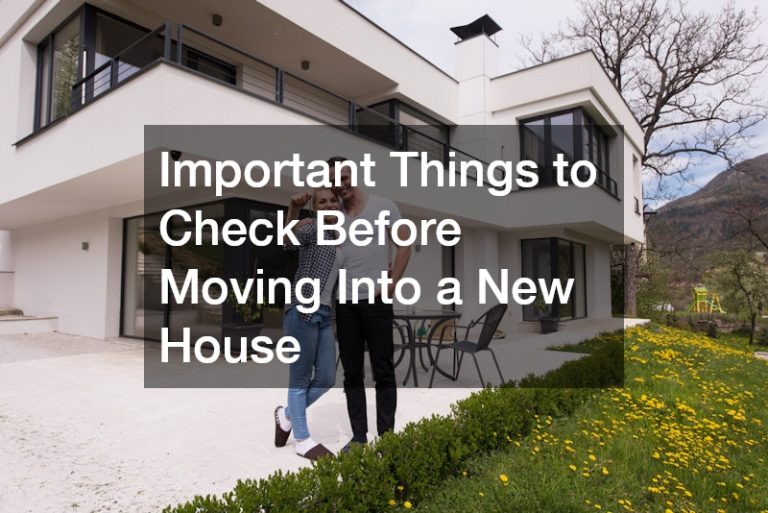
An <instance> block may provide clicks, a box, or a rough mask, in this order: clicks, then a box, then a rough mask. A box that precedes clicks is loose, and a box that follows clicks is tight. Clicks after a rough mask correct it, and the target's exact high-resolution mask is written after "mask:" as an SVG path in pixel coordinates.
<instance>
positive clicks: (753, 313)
mask: <svg viewBox="0 0 768 513" xmlns="http://www.w3.org/2000/svg"><path fill="white" fill-rule="evenodd" d="M712 262H713V269H712V270H711V271H710V276H709V280H708V281H711V282H712V284H713V285H714V287H715V289H716V290H717V291H718V294H719V295H720V298H721V300H722V302H723V305H724V307H725V309H726V311H728V312H733V313H735V314H737V315H739V316H740V317H742V318H745V319H748V320H749V323H750V331H749V343H750V344H752V343H753V342H754V339H755V328H756V325H757V316H758V315H759V314H760V313H761V312H762V310H763V308H765V307H766V306H768V262H766V258H765V256H764V254H763V253H758V252H755V251H749V250H737V251H731V252H725V251H723V252H719V253H717V254H716V255H715V256H714V257H713V260H712Z"/></svg>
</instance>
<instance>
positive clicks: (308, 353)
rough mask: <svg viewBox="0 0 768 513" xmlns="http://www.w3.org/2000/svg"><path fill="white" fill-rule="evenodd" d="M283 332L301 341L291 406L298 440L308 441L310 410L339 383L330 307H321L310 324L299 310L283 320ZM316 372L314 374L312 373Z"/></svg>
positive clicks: (292, 374)
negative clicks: (310, 407)
mask: <svg viewBox="0 0 768 513" xmlns="http://www.w3.org/2000/svg"><path fill="white" fill-rule="evenodd" d="M283 333H284V334H285V335H287V336H291V337H294V338H296V340H298V341H299V347H300V348H301V353H300V354H299V359H298V360H296V361H295V362H293V363H292V364H290V378H289V380H288V407H287V408H286V409H285V414H286V416H287V417H288V418H289V419H290V421H291V426H292V428H293V437H294V438H295V439H296V440H305V439H307V438H309V428H308V427H307V408H308V407H309V406H310V405H311V404H312V403H314V402H315V401H317V400H318V399H319V398H320V396H322V395H323V394H324V393H325V392H327V391H328V389H329V388H331V387H332V386H333V385H334V383H335V382H336V343H335V342H334V340H333V331H332V330H331V308H330V307H328V306H325V305H323V306H321V307H320V308H319V309H318V310H317V312H315V313H313V314H312V318H311V319H310V320H309V322H305V321H303V320H301V318H300V317H299V315H298V310H297V309H296V307H294V308H291V309H290V310H289V311H288V313H287V314H285V318H284V319H283ZM313 371H314V372H313Z"/></svg>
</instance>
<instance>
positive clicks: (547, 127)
mask: <svg viewBox="0 0 768 513" xmlns="http://www.w3.org/2000/svg"><path fill="white" fill-rule="evenodd" d="M565 114H572V115H573V145H574V160H573V161H574V162H575V161H577V160H589V161H590V162H592V163H593V164H594V165H595V167H596V168H597V169H598V171H601V172H602V173H604V174H605V175H606V176H607V177H609V178H610V176H611V170H610V144H611V139H612V138H613V137H612V136H610V135H609V134H607V133H606V132H605V130H603V128H602V126H603V125H601V124H599V123H596V122H595V120H594V118H592V116H590V115H589V113H588V112H587V111H586V110H585V109H584V108H583V107H574V108H570V109H563V110H558V111H553V112H548V113H546V114H540V115H537V116H532V117H529V118H525V119H521V120H520V135H519V139H520V140H519V143H520V152H521V158H522V152H523V151H524V148H525V142H526V141H525V125H526V124H528V123H531V122H536V121H544V164H543V171H544V172H543V174H542V175H540V177H539V178H540V183H541V184H542V185H545V186H547V185H554V184H555V183H556V181H555V174H554V167H553V166H552V165H551V163H552V162H553V161H554V153H553V148H552V147H553V144H552V118H555V117H558V116H562V115H565ZM584 127H586V128H587V132H588V134H590V135H591V134H592V132H593V131H594V130H595V129H597V130H598V137H599V138H600V140H601V141H603V146H604V153H603V155H602V156H601V159H602V160H604V161H605V162H604V164H601V165H599V164H598V161H597V160H595V159H593V158H592V155H586V156H585V155H584V131H583V129H584ZM589 148H590V154H591V153H592V143H591V141H590V143H589ZM571 164H573V162H571Z"/></svg>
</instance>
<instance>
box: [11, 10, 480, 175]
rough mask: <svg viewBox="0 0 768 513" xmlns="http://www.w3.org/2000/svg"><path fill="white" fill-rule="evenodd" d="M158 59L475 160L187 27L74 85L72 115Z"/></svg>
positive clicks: (156, 35) (391, 142) (303, 109)
mask: <svg viewBox="0 0 768 513" xmlns="http://www.w3.org/2000/svg"><path fill="white" fill-rule="evenodd" d="M158 61H162V62H165V63H168V64H173V65H177V66H181V67H183V68H184V69H186V70H188V71H192V72H194V73H197V74H200V75H202V76H205V77H206V78H208V79H214V80H216V81H217V82H220V83H222V84H225V85H227V86H229V87H233V88H236V89H237V90H239V91H241V92H245V93H247V94H250V95H252V96H256V97H259V98H261V99H264V100H267V101H271V102H274V103H276V104H279V105H282V106H283V107H286V108H289V109H291V110H294V111H296V112H299V113H301V114H302V115H304V116H307V117H309V118H312V119H314V120H316V121H318V122H321V123H323V124H326V125H332V126H336V127H339V128H342V129H345V130H348V131H349V132H352V133H354V134H355V135H358V136H360V137H364V138H367V139H370V140H372V141H374V142H377V143H380V144H384V145H385V146H387V147H389V148H392V149H395V150H398V151H418V152H426V153H427V154H428V155H429V156H430V158H432V159H437V160H441V161H443V162H447V160H448V159H449V153H450V152H455V157H454V159H455V160H465V159H466V160H469V159H475V157H473V156H471V155H469V154H467V153H465V152H463V151H461V150H459V149H456V148H453V147H451V146H450V145H449V144H448V143H446V142H445V141H441V140H439V139H438V138H435V137H433V136H431V135H428V134H427V133H425V132H426V131H425V130H422V129H419V128H418V127H414V126H410V125H406V124H403V123H400V122H399V121H397V120H396V119H393V118H391V117H389V116H387V115H386V114H383V113H381V112H379V111H377V110H374V109H370V108H368V107H365V106H363V105H359V104H357V103H355V102H354V101H352V100H350V99H348V98H345V97H343V96H341V95H339V94H336V93H334V92H333V91H330V90H328V89H326V88H323V87H321V86H318V85H315V84H313V83H311V82H309V81H307V80H304V79H303V78H301V77H298V76H296V75H294V74H291V73H289V72H287V71H285V70H284V69H282V68H280V67H277V66H274V65H272V64H270V63H268V62H265V61H264V60H261V59H259V58H258V57H255V56H253V55H251V54H249V53H247V52H245V51H243V50H241V49H239V48H236V47H234V46H232V45H229V44H227V43H225V42H223V41H220V40H218V39H216V38H214V37H211V36H209V35H207V34H205V33H203V32H201V31H199V30H197V29H195V28H193V27H190V26H188V25H184V24H172V23H165V24H163V25H162V26H160V27H158V28H156V29H155V30H152V31H151V32H149V33H147V34H146V35H144V36H143V37H141V38H140V39H138V40H137V41H135V42H134V43H133V44H131V45H130V46H128V47H127V48H125V49H124V50H122V51H121V52H119V53H118V54H117V55H115V56H114V57H112V58H110V59H109V60H107V61H106V62H104V63H103V64H101V65H100V66H98V67H96V68H95V69H94V70H93V71H92V72H91V73H89V74H87V75H85V76H84V77H83V78H81V79H79V80H77V81H74V82H73V83H72V88H71V89H72V91H71V105H70V109H69V113H68V114H67V115H72V114H74V113H76V112H77V111H78V110H80V109H83V108H85V107H86V106H88V105H89V104H90V103H92V102H93V101H95V100H97V99H98V98H99V97H101V96H102V95H104V94H106V93H108V92H109V91H112V90H114V89H116V88H117V87H119V86H120V85H122V84H123V83H125V82H126V81H128V80H129V79H131V78H132V77H135V76H137V75H138V74H140V73H141V71H142V70H144V69H146V68H148V67H150V65H152V64H153V63H155V62H158ZM55 123H56V121H54V122H53V123H51V125H52V124H55ZM48 126H50V125H48ZM45 128H47V127H43V128H41V129H40V130H44V129H45ZM33 135H34V134H33ZM22 141H23V140H22ZM22 141H20V142H22ZM476 160H479V159H476Z"/></svg>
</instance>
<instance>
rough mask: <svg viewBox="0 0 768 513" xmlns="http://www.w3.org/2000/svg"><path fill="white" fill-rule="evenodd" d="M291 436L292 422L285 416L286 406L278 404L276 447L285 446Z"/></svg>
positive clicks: (276, 409) (276, 413) (276, 412)
mask: <svg viewBox="0 0 768 513" xmlns="http://www.w3.org/2000/svg"><path fill="white" fill-rule="evenodd" d="M286 424H287V425H286ZM289 436H291V422H290V421H289V420H288V419H287V418H286V416H285V408H283V407H282V406H278V407H277V408H275V447H285V444H286V443H287V442H288V437H289Z"/></svg>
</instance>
